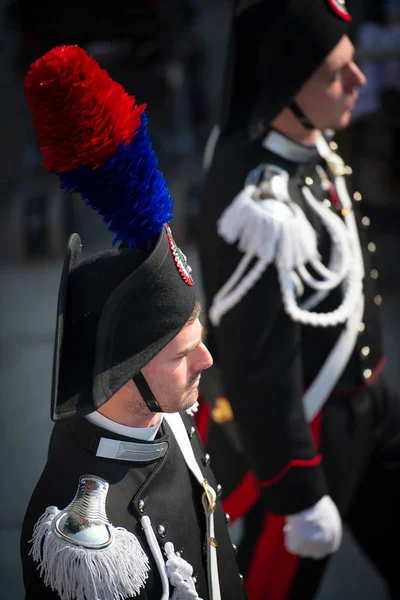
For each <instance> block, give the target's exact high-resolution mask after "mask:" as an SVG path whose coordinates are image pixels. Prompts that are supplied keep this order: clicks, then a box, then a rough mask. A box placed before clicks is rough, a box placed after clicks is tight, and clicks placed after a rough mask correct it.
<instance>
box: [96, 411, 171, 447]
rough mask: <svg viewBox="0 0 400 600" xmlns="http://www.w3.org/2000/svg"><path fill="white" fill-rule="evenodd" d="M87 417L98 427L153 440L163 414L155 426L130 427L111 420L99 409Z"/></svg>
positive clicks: (138, 438)
mask: <svg viewBox="0 0 400 600" xmlns="http://www.w3.org/2000/svg"><path fill="white" fill-rule="evenodd" d="M85 419H87V420H88V421H90V422H91V423H93V424H94V425H97V426H98V427H102V428H103V429H107V430H108V431H112V432H113V433H118V434H119V435H124V436H125V437H130V438H135V439H137V440H146V441H152V440H154V438H155V437H156V435H157V432H158V430H159V429H160V426H161V423H162V420H163V415H161V420H160V422H159V423H158V425H154V426H153V427H128V426H127V425H121V424H120V423H116V422H115V421H111V419H108V418H107V417H105V416H104V415H102V414H101V413H99V412H98V411H95V412H92V413H90V414H89V415H86V417H85Z"/></svg>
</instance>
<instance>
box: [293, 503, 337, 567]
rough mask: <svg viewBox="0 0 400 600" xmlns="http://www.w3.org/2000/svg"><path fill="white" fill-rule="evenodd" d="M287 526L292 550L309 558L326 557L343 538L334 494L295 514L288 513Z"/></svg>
mask: <svg viewBox="0 0 400 600" xmlns="http://www.w3.org/2000/svg"><path fill="white" fill-rule="evenodd" d="M285 522H286V525H285V526H284V528H283V531H284V536H285V547H286V550H287V551H288V552H291V553H292V554H297V555H298V556H301V557H306V558H324V557H325V556H327V555H328V554H332V553H333V552H336V550H337V549H338V548H339V546H340V542H341V541H342V520H341V518H340V515H339V511H338V509H337V508H336V504H335V503H334V502H333V500H332V498H331V497H330V496H323V497H322V498H321V500H318V502H317V503H316V504H314V506H312V507H311V508H307V509H306V510H303V511H302V512H300V513H297V514H295V515H286V516H285Z"/></svg>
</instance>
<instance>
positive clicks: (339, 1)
mask: <svg viewBox="0 0 400 600" xmlns="http://www.w3.org/2000/svg"><path fill="white" fill-rule="evenodd" d="M328 4H329V6H330V7H331V8H332V9H333V10H334V11H335V13H336V14H337V15H339V17H340V18H341V19H343V21H351V14H350V13H349V11H348V9H347V6H346V0H328Z"/></svg>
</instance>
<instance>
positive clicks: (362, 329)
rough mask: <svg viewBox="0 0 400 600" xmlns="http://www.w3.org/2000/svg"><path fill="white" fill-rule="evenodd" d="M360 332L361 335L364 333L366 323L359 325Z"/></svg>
mask: <svg viewBox="0 0 400 600" xmlns="http://www.w3.org/2000/svg"><path fill="white" fill-rule="evenodd" d="M358 331H359V332H360V333H362V332H363V331H365V323H362V322H361V323H359V324H358Z"/></svg>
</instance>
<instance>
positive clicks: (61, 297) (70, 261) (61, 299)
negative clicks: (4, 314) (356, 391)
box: [51, 233, 82, 421]
mask: <svg viewBox="0 0 400 600" xmlns="http://www.w3.org/2000/svg"><path fill="white" fill-rule="evenodd" d="M81 254H82V242H81V238H80V237H79V235H78V234H77V233H73V234H72V235H71V236H70V237H69V240H68V243H67V249H66V251H65V255H64V263H63V268H62V272H61V280H60V287H59V291H58V301H57V318H56V330H55V341H54V355H53V374H52V385H51V418H52V419H53V421H55V420H57V397H58V387H59V379H60V364H61V353H62V346H63V339H64V316H65V305H66V295H67V282H68V277H69V274H70V273H71V271H72V269H73V268H74V267H75V266H76V265H77V264H78V263H79V261H80V259H81Z"/></svg>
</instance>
